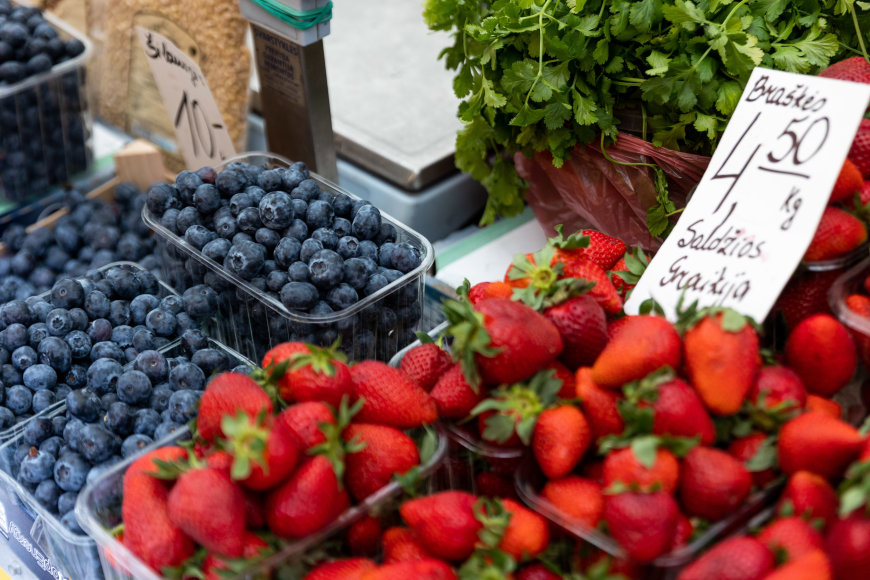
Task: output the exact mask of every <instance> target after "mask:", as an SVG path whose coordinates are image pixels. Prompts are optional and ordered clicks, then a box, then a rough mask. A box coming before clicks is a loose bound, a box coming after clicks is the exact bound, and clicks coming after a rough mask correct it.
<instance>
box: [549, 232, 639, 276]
mask: <svg viewBox="0 0 870 580" xmlns="http://www.w3.org/2000/svg"><path fill="white" fill-rule="evenodd" d="M553 229H554V230H556V235H555V236H554V237H552V238H547V243H548V244H549V245H551V246H553V247H554V248H557V249H558V250H559V253H558V254H557V255H558V257H559V260H560V261H562V262H567V261H569V260H570V259H571V258H574V257H582V258H584V259H586V260H590V261H592V262H595V263H596V264H598V265H599V266H601V267H602V268H603V269H604V270H608V269H610V268H612V267H613V265H614V264H616V262H618V261H619V260H620V259H621V258H622V257H623V256H624V255H625V250H626V248H627V246H626V244H625V242H623V241H622V240H620V239H619V238H614V237H613V236H608V235H607V234H605V233H604V232H599V231H598V230H581V231H578V232H575V233H573V234H571V235H570V236H568V237H567V238H566V237H565V236H564V234H563V233H562V229H563V228H562V225H557V226H555V227H554V228H553Z"/></svg>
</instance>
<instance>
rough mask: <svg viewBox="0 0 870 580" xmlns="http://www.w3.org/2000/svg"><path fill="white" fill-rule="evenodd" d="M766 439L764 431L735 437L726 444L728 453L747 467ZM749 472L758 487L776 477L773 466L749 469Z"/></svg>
mask: <svg viewBox="0 0 870 580" xmlns="http://www.w3.org/2000/svg"><path fill="white" fill-rule="evenodd" d="M767 439H768V437H767V435H765V434H764V433H751V434H749V435H746V436H744V437H737V438H736V439H734V440H733V441H732V442H731V443H730V444H729V445H728V454H729V455H731V456H732V457H734V458H735V459H736V460H737V461H739V462H740V463H742V464H743V465H745V466H747V469H749V467H748V464H749V462H750V461H751V460H752V459H753V458H755V456H756V455H757V454H758V450H759V449H760V448H761V446H762V445H763V444H764V443H765V442H766V441H767ZM750 474H751V475H752V481H753V482H754V483H755V485H756V486H758V487H765V486H766V485H767V484H769V483H771V482H772V481H773V480H774V479H776V472H775V471H774V470H773V467H769V468H767V469H763V470H761V471H751V472H750Z"/></svg>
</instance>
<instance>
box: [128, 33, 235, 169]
mask: <svg viewBox="0 0 870 580" xmlns="http://www.w3.org/2000/svg"><path fill="white" fill-rule="evenodd" d="M136 32H137V33H138V34H139V40H140V41H141V42H142V49H143V50H144V51H145V55H146V56H147V57H148V63H149V64H150V65H151V73H152V74H153V75H154V82H155V83H157V89H158V90H159V91H160V96H161V98H162V99H163V105H164V106H165V107H166V111H167V112H168V113H169V118H170V119H171V121H172V124H173V126H174V127H175V135H176V138H177V139H178V144H179V147H180V148H181V152H182V153H183V155H184V160H185V162H186V163H187V167H188V168H189V169H192V170H196V169H199V168H200V167H204V166H206V165H208V166H214V165H218V164H219V163H220V162H221V161H223V160H224V159H226V158H227V157H232V156H233V155H235V153H236V151H235V148H234V147H233V142H232V139H230V135H229V133H228V132H227V128H226V125H224V120H223V117H222V116H221V113H220V110H219V109H218V106H217V103H215V100H214V97H213V96H212V94H211V91H210V90H209V88H208V83H206V81H205V76H204V75H203V74H202V71H201V70H200V69H199V66H198V65H197V64H196V63H195V62H193V61H192V60H191V59H190V58H189V57H188V56H187V55H186V54H184V52H183V51H182V50H180V49H179V48H178V47H177V46H175V45H174V44H173V43H172V41H171V40H169V39H168V38H166V37H165V36H162V35H160V34H158V33H156V32H154V31H153V30H148V29H146V28H142V27H141V26H137V27H136Z"/></svg>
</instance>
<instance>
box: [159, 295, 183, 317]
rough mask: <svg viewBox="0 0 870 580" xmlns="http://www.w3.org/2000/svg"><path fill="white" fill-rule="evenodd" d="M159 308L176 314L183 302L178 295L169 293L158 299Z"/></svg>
mask: <svg viewBox="0 0 870 580" xmlns="http://www.w3.org/2000/svg"><path fill="white" fill-rule="evenodd" d="M159 307H160V308H162V309H163V310H166V311H167V312H171V313H172V314H178V313H179V312H181V309H182V308H183V304H182V301H181V297H180V296H176V295H174V294H170V295H169V296H165V297H164V298H163V299H161V300H160V305H159Z"/></svg>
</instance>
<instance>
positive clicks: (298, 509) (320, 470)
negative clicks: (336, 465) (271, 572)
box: [265, 455, 339, 539]
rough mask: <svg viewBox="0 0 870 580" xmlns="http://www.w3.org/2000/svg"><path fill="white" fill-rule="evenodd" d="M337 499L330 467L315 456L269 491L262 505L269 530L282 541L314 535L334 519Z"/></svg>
mask: <svg viewBox="0 0 870 580" xmlns="http://www.w3.org/2000/svg"><path fill="white" fill-rule="evenodd" d="M338 497H339V490H338V479H337V478H336V476H335V471H334V469H333V467H332V464H331V463H330V462H329V460H328V459H327V458H326V457H324V456H323V455H315V456H314V457H312V458H310V459H307V460H305V461H304V462H303V463H302V464H300V465H299V467H297V468H296V470H295V471H294V472H293V473H292V474H291V475H290V477H289V478H288V479H287V480H286V481H285V482H284V483H282V484H281V485H280V486H278V487H276V488H275V489H272V490H271V491H270V492H269V494H268V496H267V497H266V506H265V507H266V521H267V522H268V524H269V529H270V530H271V531H272V533H274V534H275V535H277V536H280V537H282V538H286V539H296V538H302V537H305V536H307V535H309V534H311V533H313V532H316V531H317V530H319V529H321V528H323V527H324V526H326V525H327V524H328V523H330V522H331V521H332V520H333V519H335V517H337V515H338V514H337V513H335V506H336V503H337V499H338Z"/></svg>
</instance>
